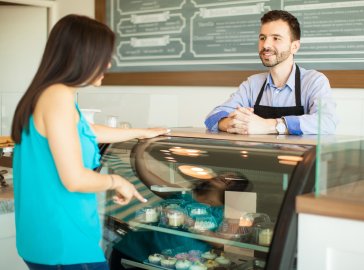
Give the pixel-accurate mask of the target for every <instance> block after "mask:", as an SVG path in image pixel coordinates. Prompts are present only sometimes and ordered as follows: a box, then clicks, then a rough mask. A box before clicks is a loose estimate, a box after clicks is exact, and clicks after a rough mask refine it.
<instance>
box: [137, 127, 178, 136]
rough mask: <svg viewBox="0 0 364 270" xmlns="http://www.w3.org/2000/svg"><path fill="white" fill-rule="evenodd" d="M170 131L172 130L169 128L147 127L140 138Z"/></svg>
mask: <svg viewBox="0 0 364 270" xmlns="http://www.w3.org/2000/svg"><path fill="white" fill-rule="evenodd" d="M169 132H171V130H170V129H167V128H147V129H144V130H143V133H144V134H143V135H142V136H139V137H138V139H147V138H153V137H156V136H159V135H163V134H167V133H169Z"/></svg>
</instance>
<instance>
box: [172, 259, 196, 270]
mask: <svg viewBox="0 0 364 270" xmlns="http://www.w3.org/2000/svg"><path fill="white" fill-rule="evenodd" d="M191 265H192V262H190V261H189V260H186V259H184V260H178V261H177V262H176V265H175V267H176V269H177V270H187V269H189V268H190V266H191Z"/></svg>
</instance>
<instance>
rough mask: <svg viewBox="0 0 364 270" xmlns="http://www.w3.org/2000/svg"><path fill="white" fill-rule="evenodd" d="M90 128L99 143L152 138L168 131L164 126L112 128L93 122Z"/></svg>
mask: <svg viewBox="0 0 364 270" xmlns="http://www.w3.org/2000/svg"><path fill="white" fill-rule="evenodd" d="M92 129H93V131H94V132H95V135H96V137H97V140H98V142H99V143H114V142H120V141H127V140H131V139H136V138H138V139H142V138H153V137H156V136H158V135H162V134H166V133H168V132H170V130H169V129H166V128H127V129H124V128H113V127H108V126H104V125H97V124H93V125H92Z"/></svg>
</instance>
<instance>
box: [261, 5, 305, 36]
mask: <svg viewBox="0 0 364 270" xmlns="http://www.w3.org/2000/svg"><path fill="white" fill-rule="evenodd" d="M278 20H282V21H284V22H286V23H287V24H288V26H289V29H290V31H291V39H292V41H295V40H300V38H301V28H300V23H299V22H298V20H297V18H296V17H295V16H293V15H292V14H291V13H289V12H287V11H285V10H271V11H268V12H267V13H265V14H264V15H263V17H262V18H261V19H260V22H261V24H262V25H263V24H265V23H269V22H274V21H278Z"/></svg>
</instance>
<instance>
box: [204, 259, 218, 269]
mask: <svg viewBox="0 0 364 270" xmlns="http://www.w3.org/2000/svg"><path fill="white" fill-rule="evenodd" d="M205 266H206V267H207V269H212V268H215V267H216V266H219V264H218V263H217V262H215V261H214V260H207V261H206V262H205Z"/></svg>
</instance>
